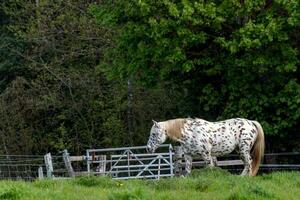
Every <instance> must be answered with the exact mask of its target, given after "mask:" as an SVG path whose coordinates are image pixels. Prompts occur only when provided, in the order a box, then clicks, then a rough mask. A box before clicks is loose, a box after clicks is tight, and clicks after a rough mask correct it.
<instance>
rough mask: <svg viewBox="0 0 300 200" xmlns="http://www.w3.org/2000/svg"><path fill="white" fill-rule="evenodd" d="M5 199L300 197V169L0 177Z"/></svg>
mask: <svg viewBox="0 0 300 200" xmlns="http://www.w3.org/2000/svg"><path fill="white" fill-rule="evenodd" d="M2 199H11V200H18V199H22V200H23V199H25V200H26V199H28V200H35V199H39V200H40V199H55V200H59V199H70V200H76V199H79V200H84V199H95V200H96V199H97V200H99V199H104V200H105V199H107V200H127V199H146V200H156V199H166V200H168V199H170V200H171V199H172V200H174V199H180V200H183V199H227V200H235V199H242V200H243V199H245V200H246V199H249V200H250V199H251V200H252V199H285V200H286V199H295V200H296V199H300V172H276V173H272V174H266V175H260V176H257V177H241V176H238V175H232V174H230V173H228V172H226V171H224V170H221V169H214V170H210V169H203V170H194V171H193V173H192V174H191V176H190V177H188V178H166V179H161V180H159V181H155V180H130V181H116V180H111V179H110V178H105V177H81V178H76V179H73V180H43V181H35V182H32V183H30V182H20V181H17V182H14V181H0V200H2Z"/></svg>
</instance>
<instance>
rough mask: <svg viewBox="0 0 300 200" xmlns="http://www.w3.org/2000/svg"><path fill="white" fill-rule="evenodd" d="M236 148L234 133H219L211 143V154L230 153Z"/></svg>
mask: <svg viewBox="0 0 300 200" xmlns="http://www.w3.org/2000/svg"><path fill="white" fill-rule="evenodd" d="M235 148H236V140H235V137H234V135H229V134H228V135H227V134H226V135H219V137H217V138H216V141H214V142H213V144H212V149H211V154H212V156H222V155H226V154H229V153H231V152H232V151H233V150H234V149H235Z"/></svg>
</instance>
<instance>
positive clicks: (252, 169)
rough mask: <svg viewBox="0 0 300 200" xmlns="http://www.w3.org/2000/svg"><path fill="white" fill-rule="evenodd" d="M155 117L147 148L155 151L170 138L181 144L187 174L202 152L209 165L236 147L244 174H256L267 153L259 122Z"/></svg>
mask: <svg viewBox="0 0 300 200" xmlns="http://www.w3.org/2000/svg"><path fill="white" fill-rule="evenodd" d="M152 121H153V126H152V128H151V131H150V136H149V140H148V143H147V146H146V149H147V151H148V152H149V153H154V152H155V150H156V149H157V148H158V146H159V145H160V144H162V143H164V142H165V141H166V139H167V138H170V139H171V140H174V141H177V142H179V143H180V144H181V147H182V150H183V154H184V158H185V176H187V175H188V174H190V172H191V168H192V157H194V156H200V157H202V159H203V160H204V161H205V163H206V165H208V167H214V166H215V165H216V157H218V156H223V155H226V154H229V153H231V152H233V151H234V150H236V151H237V153H238V154H239V156H240V158H241V160H242V161H243V164H244V169H243V171H242V173H241V175H249V176H255V175H256V174H257V172H258V169H259V165H260V163H261V160H262V158H263V155H264V146H265V139H264V131H263V128H262V126H261V125H260V123H259V122H257V121H253V120H249V119H244V118H232V119H227V120H224V121H217V122H210V121H206V120H204V119H199V118H178V119H172V120H167V121H162V122H156V121H154V120H152Z"/></svg>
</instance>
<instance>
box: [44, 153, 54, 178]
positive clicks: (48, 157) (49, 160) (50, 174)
mask: <svg viewBox="0 0 300 200" xmlns="http://www.w3.org/2000/svg"><path fill="white" fill-rule="evenodd" d="M44 160H45V165H46V170H47V178H53V165H52V157H51V153H47V154H46V155H45V156H44Z"/></svg>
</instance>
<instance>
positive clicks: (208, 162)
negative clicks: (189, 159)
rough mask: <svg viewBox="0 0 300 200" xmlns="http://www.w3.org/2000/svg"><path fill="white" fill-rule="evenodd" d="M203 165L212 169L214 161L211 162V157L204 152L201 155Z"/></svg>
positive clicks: (208, 153)
mask: <svg viewBox="0 0 300 200" xmlns="http://www.w3.org/2000/svg"><path fill="white" fill-rule="evenodd" d="M201 156H202V158H203V160H204V162H205V164H206V165H207V166H208V167H209V168H212V167H214V166H215V165H214V161H213V157H212V156H211V153H210V152H205V153H202V154H201Z"/></svg>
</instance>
